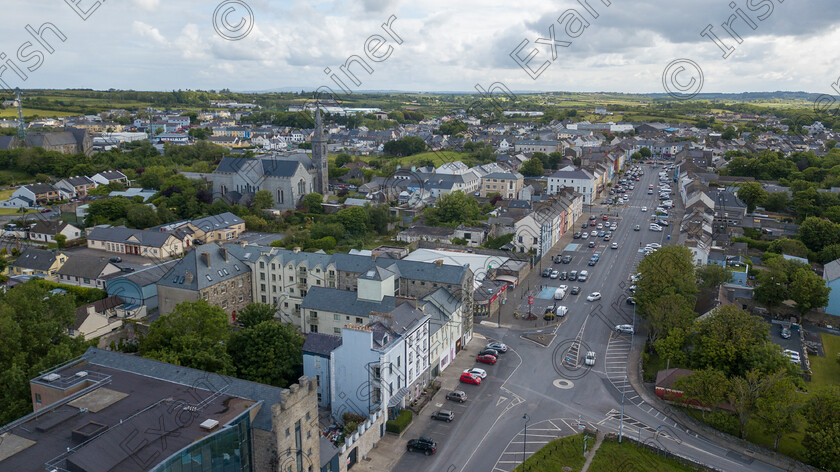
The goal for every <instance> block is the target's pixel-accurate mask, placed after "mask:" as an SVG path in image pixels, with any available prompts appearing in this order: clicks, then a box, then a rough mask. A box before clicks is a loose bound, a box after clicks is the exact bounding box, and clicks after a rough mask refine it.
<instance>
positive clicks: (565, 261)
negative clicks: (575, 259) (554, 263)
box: [560, 256, 572, 264]
mask: <svg viewBox="0 0 840 472" xmlns="http://www.w3.org/2000/svg"><path fill="white" fill-rule="evenodd" d="M560 262H562V263H563V264H568V263H570V262H572V256H563V259H562V260H561V261H560Z"/></svg>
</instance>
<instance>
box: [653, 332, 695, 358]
mask: <svg viewBox="0 0 840 472" xmlns="http://www.w3.org/2000/svg"><path fill="white" fill-rule="evenodd" d="M688 335H689V333H688V332H687V331H686V330H684V329H682V328H675V329H672V330H671V331H670V332H668V335H667V336H664V337H660V338H659V339H657V340H656V341H655V342H654V343H653V348H654V349H655V350H656V353H657V354H658V355H659V357H660V358H662V359H666V360H667V361H669V363H670V364H671V365H688V354H686V350H685V346H686V344H687V342H688Z"/></svg>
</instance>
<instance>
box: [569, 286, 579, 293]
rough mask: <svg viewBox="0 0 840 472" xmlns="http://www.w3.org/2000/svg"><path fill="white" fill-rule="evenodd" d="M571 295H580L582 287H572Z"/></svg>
mask: <svg viewBox="0 0 840 472" xmlns="http://www.w3.org/2000/svg"><path fill="white" fill-rule="evenodd" d="M570 293H571V294H572V295H577V294H579V293H580V287H578V286H577V285H575V286H574V287H572V291H571V292H570Z"/></svg>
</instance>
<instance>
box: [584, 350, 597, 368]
mask: <svg viewBox="0 0 840 472" xmlns="http://www.w3.org/2000/svg"><path fill="white" fill-rule="evenodd" d="M583 363H584V364H586V365H589V366H592V365H595V351H588V352H587V353H586V357H585V358H584V360H583Z"/></svg>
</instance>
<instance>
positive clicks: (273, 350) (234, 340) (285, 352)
mask: <svg viewBox="0 0 840 472" xmlns="http://www.w3.org/2000/svg"><path fill="white" fill-rule="evenodd" d="M303 341H304V338H303V336H301V335H300V334H299V333H298V332H297V329H295V327H294V326H292V325H291V324H289V323H276V322H274V321H263V322H262V323H260V324H258V325H255V326H252V327H250V328H246V329H243V330H241V331H239V332H236V333H233V335H231V337H230V343H229V344H228V353H229V354H230V357H231V359H232V360H233V365H234V366H235V368H236V376H237V377H238V378H241V379H245V380H250V381H252V382H259V383H262V384H266V385H273V386H275V387H283V388H286V387H288V386H289V385H290V384H292V383H294V382H295V381H296V380H297V379H298V378H299V377H300V376H301V375H302V374H303V351H302V348H303Z"/></svg>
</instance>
